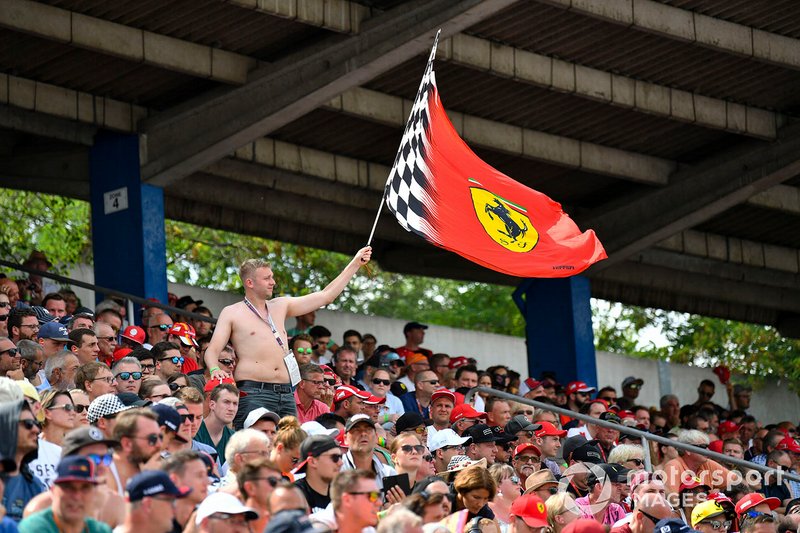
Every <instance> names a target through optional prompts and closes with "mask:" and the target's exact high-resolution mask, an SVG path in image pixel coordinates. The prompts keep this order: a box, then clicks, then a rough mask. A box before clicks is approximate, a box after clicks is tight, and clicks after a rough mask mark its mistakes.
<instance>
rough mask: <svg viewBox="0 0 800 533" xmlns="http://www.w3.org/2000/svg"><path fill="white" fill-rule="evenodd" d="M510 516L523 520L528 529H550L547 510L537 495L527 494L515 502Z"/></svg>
mask: <svg viewBox="0 0 800 533" xmlns="http://www.w3.org/2000/svg"><path fill="white" fill-rule="evenodd" d="M508 514H509V516H512V517H516V518H520V519H522V521H523V522H525V524H526V525H527V526H528V527H548V523H547V509H546V508H545V506H544V501H542V499H541V498H540V497H539V496H537V495H536V494H525V495H523V496H520V497H519V498H517V499H516V500H514V503H512V504H511V511H509V513H508Z"/></svg>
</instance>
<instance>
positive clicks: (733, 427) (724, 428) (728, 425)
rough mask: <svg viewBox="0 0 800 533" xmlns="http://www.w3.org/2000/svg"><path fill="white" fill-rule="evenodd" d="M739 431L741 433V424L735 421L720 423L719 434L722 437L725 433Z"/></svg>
mask: <svg viewBox="0 0 800 533" xmlns="http://www.w3.org/2000/svg"><path fill="white" fill-rule="evenodd" d="M737 431H739V424H737V423H736V422H734V421H733V420H726V421H724V422H720V423H719V428H718V430H717V433H719V434H720V435H722V434H723V433H736V432H737Z"/></svg>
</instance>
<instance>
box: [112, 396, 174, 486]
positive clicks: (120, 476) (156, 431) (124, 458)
mask: <svg viewBox="0 0 800 533" xmlns="http://www.w3.org/2000/svg"><path fill="white" fill-rule="evenodd" d="M114 440H116V441H119V446H118V447H117V449H116V450H115V451H114V458H113V461H112V463H111V465H110V467H109V469H108V470H109V471H108V476H107V478H106V483H107V484H108V485H109V486H110V487H116V488H117V492H118V493H119V494H120V495H121V496H124V495H125V488H124V487H125V485H126V483H127V482H128V480H129V479H130V478H132V477H133V476H135V475H136V474H138V473H139V472H141V470H142V465H143V464H144V463H146V462H147V461H149V460H150V458H151V457H153V455H154V454H156V453H157V452H158V451H159V450H160V444H161V428H159V426H158V416H157V415H156V414H155V413H154V412H152V411H150V410H149V409H129V410H127V411H124V412H121V413H120V414H119V415H117V418H116V424H114Z"/></svg>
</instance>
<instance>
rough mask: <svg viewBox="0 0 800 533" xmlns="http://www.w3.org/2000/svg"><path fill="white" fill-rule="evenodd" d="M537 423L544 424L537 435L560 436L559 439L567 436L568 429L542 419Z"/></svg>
mask: <svg viewBox="0 0 800 533" xmlns="http://www.w3.org/2000/svg"><path fill="white" fill-rule="evenodd" d="M536 423H537V424H540V425H541V426H542V429H540V430H539V431H537V432H536V436H537V437H558V438H559V439H563V438H564V437H566V436H567V432H566V431H564V430H562V429H558V428H557V427H555V426H554V425H553V424H551V423H550V422H546V421H544V420H540V421H538V422H536Z"/></svg>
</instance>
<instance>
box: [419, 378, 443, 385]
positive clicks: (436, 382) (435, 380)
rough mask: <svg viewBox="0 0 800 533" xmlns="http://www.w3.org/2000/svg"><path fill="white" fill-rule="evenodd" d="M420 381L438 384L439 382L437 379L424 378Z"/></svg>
mask: <svg viewBox="0 0 800 533" xmlns="http://www.w3.org/2000/svg"><path fill="white" fill-rule="evenodd" d="M422 383H430V384H431V385H438V384H439V380H438V379H426V380H425V381H423V382H422Z"/></svg>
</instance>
